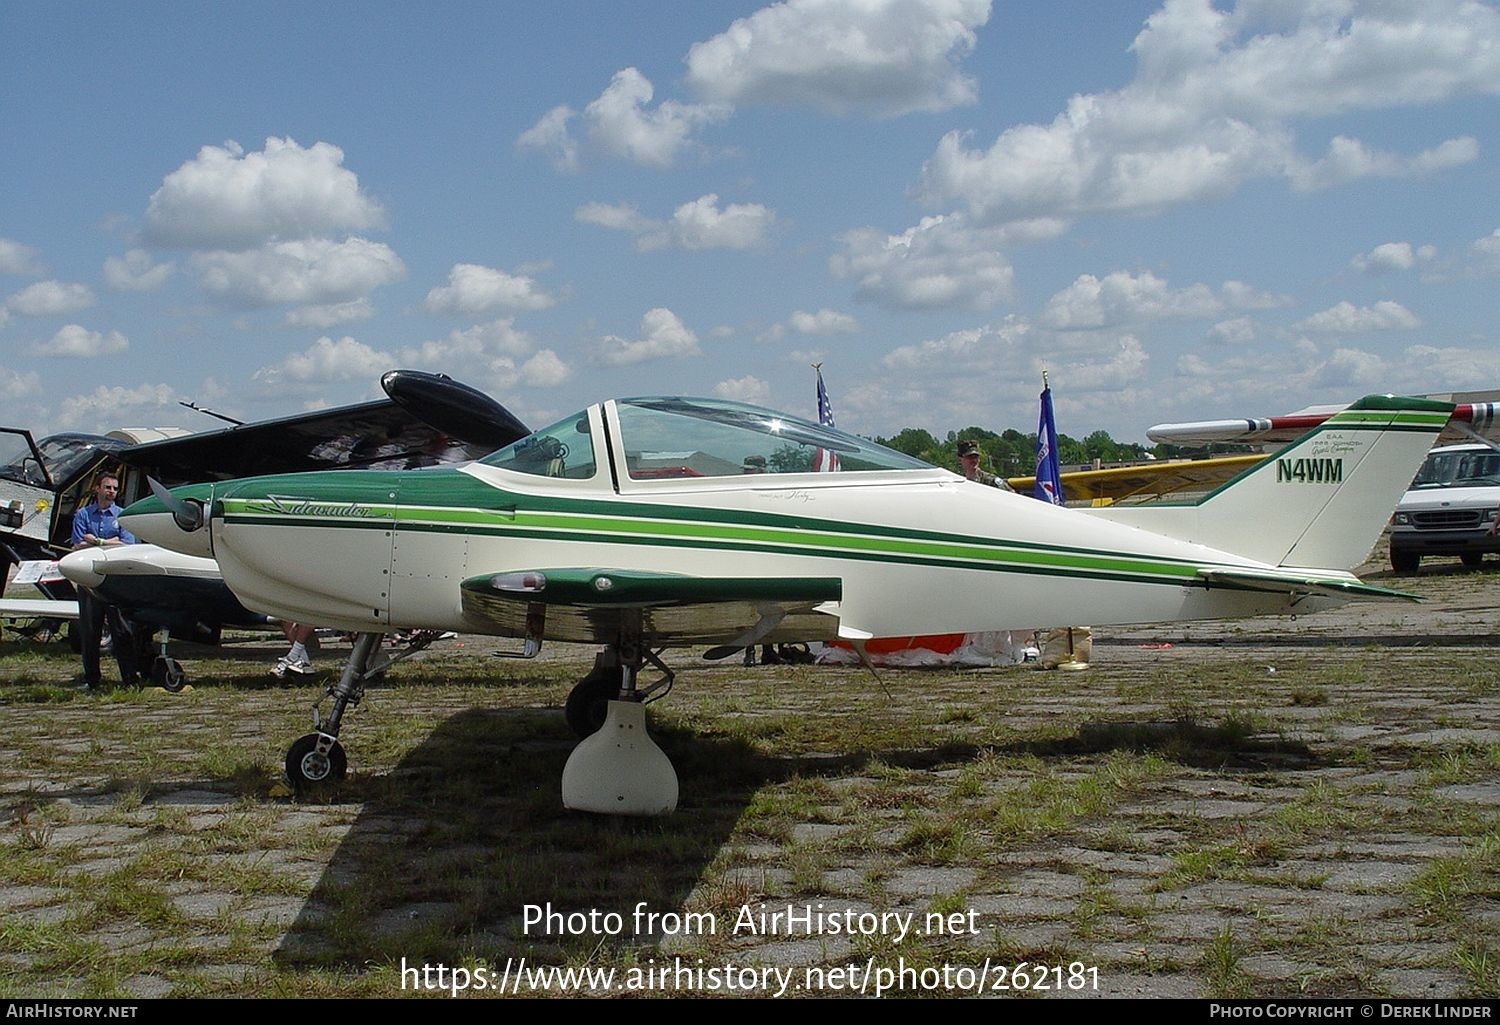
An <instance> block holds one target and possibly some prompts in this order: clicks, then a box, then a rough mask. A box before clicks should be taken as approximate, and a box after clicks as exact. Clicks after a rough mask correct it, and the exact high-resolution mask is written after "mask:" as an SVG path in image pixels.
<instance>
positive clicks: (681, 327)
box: [600, 306, 703, 366]
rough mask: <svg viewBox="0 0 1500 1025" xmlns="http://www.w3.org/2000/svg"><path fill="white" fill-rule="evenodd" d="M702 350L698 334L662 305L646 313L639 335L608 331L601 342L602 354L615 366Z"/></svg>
mask: <svg viewBox="0 0 1500 1025" xmlns="http://www.w3.org/2000/svg"><path fill="white" fill-rule="evenodd" d="M702 354H703V352H702V350H701V349H699V348H698V336H697V335H695V334H694V333H693V332H692V330H691V329H689V328H688V327H687V325H685V324H683V322H682V321H681V319H679V318H678V316H677V314H675V313H673V312H672V311H671V310H669V309H666V308H665V307H661V306H658V307H656V308H655V309H651V310H647V311H646V312H645V314H644V315H642V317H641V327H640V337H639V338H635V339H625V338H620V337H618V336H617V335H606V336H605V337H604V339H603V342H602V345H601V346H600V358H601V359H602V360H603V361H604V362H605V363H607V364H610V365H611V366H621V365H624V364H627V363H644V362H645V361H647V360H654V359H666V358H669V357H673V356H701V355H702Z"/></svg>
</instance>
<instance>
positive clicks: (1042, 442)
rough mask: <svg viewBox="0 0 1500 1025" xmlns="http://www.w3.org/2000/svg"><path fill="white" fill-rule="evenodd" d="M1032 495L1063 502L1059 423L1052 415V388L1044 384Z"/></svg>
mask: <svg viewBox="0 0 1500 1025" xmlns="http://www.w3.org/2000/svg"><path fill="white" fill-rule="evenodd" d="M1031 494H1032V497H1034V498H1040V499H1041V500H1042V501H1043V502H1051V503H1052V504H1053V505H1062V504H1063V490H1062V473H1061V472H1060V469H1059V467H1058V465H1057V423H1056V421H1055V420H1054V419H1053V416H1052V389H1051V388H1048V387H1047V386H1046V384H1045V383H1044V384H1043V385H1042V416H1041V420H1040V421H1039V422H1038V423H1037V428H1036V486H1035V487H1034V488H1032V491H1031Z"/></svg>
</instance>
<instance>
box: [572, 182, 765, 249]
mask: <svg viewBox="0 0 1500 1025" xmlns="http://www.w3.org/2000/svg"><path fill="white" fill-rule="evenodd" d="M573 216H574V218H575V219H576V220H579V221H582V222H584V223H586V224H596V225H598V226H599V227H601V228H610V229H612V230H615V231H625V232H629V233H630V234H632V235H634V236H635V237H636V239H635V247H636V248H637V249H639V250H641V251H642V252H647V251H650V250H653V249H669V248H670V249H754V248H757V247H759V246H762V245H764V244H765V241H766V233H767V231H768V230H769V229H770V227H771V225H772V224H773V223H775V220H776V215H775V214H774V213H772V212H771V211H770V210H769V209H767V208H766V207H764V206H761V205H760V204H759V203H731V204H729V205H728V206H726V207H723V208H720V206H719V197H718V196H717V195H716V194H714V193H709V194H708V195H706V196H699V197H698V198H697V199H695V200H693V201H692V202H690V203H684V204H682V205H681V206H679V207H678V208H677V209H676V210H675V211H673V213H672V217H671V219H670V220H666V221H657V220H652V219H651V218H649V217H645V216H642V215H641V213H640V212H639V211H638V210H637V209H636V208H635V207H634V206H632V205H629V204H619V205H614V206H612V205H609V204H606V203H586V204H584V205H583V206H581V207H579V208H578V209H577V210H576V211H574V214H573Z"/></svg>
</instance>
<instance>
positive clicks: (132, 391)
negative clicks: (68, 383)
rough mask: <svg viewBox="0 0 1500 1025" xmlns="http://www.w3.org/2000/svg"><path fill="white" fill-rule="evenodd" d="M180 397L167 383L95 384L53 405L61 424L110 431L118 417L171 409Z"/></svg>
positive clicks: (117, 423)
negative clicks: (93, 386)
mask: <svg viewBox="0 0 1500 1025" xmlns="http://www.w3.org/2000/svg"><path fill="white" fill-rule="evenodd" d="M180 398H182V396H181V395H180V394H179V393H178V392H177V391H176V390H174V389H173V388H172V387H171V386H170V385H166V384H140V385H136V386H135V387H134V388H127V387H125V386H124V385H103V384H101V385H99V386H98V387H97V388H95V389H94V390H93V391H91V392H88V393H87V394H84V395H72V396H68V397H66V398H64V399H63V400H62V401H61V402H60V403H58V405H57V418H58V421H59V423H60V424H61V425H62V426H64V427H70V428H73V429H78V430H88V431H101V432H102V431H106V430H114V429H115V428H117V427H119V426H120V423H121V421H122V420H126V419H130V418H133V417H136V416H143V417H144V416H149V415H150V414H149V411H150V410H160V409H163V408H165V409H168V410H175V409H176V407H177V402H178V400H179V399H180Z"/></svg>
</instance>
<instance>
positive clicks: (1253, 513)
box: [1100, 395, 1453, 570]
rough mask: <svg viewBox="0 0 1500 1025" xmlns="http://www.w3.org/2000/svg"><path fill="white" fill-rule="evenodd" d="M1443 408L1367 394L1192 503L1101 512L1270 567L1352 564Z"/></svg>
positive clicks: (1408, 475) (1413, 468) (1439, 425)
mask: <svg viewBox="0 0 1500 1025" xmlns="http://www.w3.org/2000/svg"><path fill="white" fill-rule="evenodd" d="M1452 411H1453V405H1452V404H1451V403H1447V402H1435V401H1433V400H1431V399H1415V398H1404V397H1401V396H1392V395H1371V396H1367V397H1366V398H1363V399H1361V400H1359V401H1358V402H1356V403H1354V404H1353V405H1352V406H1350V407H1349V408H1348V409H1345V410H1343V411H1342V412H1339V413H1335V414H1334V415H1333V416H1331V417H1329V418H1328V419H1327V420H1326V421H1325V422H1324V423H1323V424H1321V425H1320V426H1318V427H1316V428H1314V429H1313V430H1311V431H1309V432H1308V433H1307V434H1305V435H1303V436H1302V437H1301V438H1299V439H1298V440H1297V441H1295V442H1293V443H1292V444H1291V445H1288V446H1287V447H1286V448H1285V449H1283V450H1282V451H1280V452H1278V453H1276V454H1275V455H1273V456H1271V457H1270V458H1268V459H1266V460H1265V461H1264V462H1261V463H1258V464H1256V465H1255V466H1254V467H1252V468H1250V469H1249V470H1247V471H1245V472H1244V473H1242V474H1240V475H1239V476H1238V477H1236V478H1235V479H1234V480H1231V481H1229V482H1228V483H1227V484H1225V485H1224V486H1223V487H1221V488H1219V489H1218V490H1217V491H1214V492H1213V493H1212V494H1210V495H1208V496H1207V497H1206V498H1204V499H1203V500H1201V501H1200V502H1198V503H1196V504H1195V505H1190V506H1169V507H1162V508H1157V509H1153V508H1152V507H1149V506H1137V507H1135V508H1131V509H1126V508H1119V509H1116V510H1113V511H1111V514H1110V515H1108V518H1109V519H1113V520H1119V521H1121V522H1127V523H1131V524H1132V525H1134V526H1138V527H1143V528H1146V529H1149V530H1154V531H1157V532H1159V533H1164V534H1168V535H1170V536H1172V537H1176V538H1180V539H1181V540H1185V541H1193V542H1196V543H1198V544H1204V545H1208V546H1210V547H1213V548H1218V549H1220V550H1221V551H1227V552H1233V553H1234V554H1236V555H1241V556H1244V557H1246V558H1250V559H1254V560H1255V561H1257V562H1263V563H1267V564H1269V565H1272V566H1286V567H1296V568H1306V569H1340V570H1346V569H1352V568H1354V567H1355V566H1357V565H1359V563H1360V562H1362V561H1363V560H1364V558H1365V556H1367V555H1368V554H1369V552H1370V548H1371V547H1372V546H1373V545H1374V544H1375V541H1376V539H1377V538H1379V536H1380V532H1381V530H1382V529H1384V527H1385V524H1386V521H1387V520H1388V519H1389V518H1390V515H1391V511H1392V510H1393V509H1395V508H1396V503H1397V502H1398V501H1399V500H1400V498H1401V495H1402V494H1403V493H1404V492H1405V491H1406V488H1407V487H1408V485H1410V483H1411V479H1412V477H1413V476H1415V475H1416V472H1417V469H1418V468H1419V467H1420V466H1421V465H1422V460H1423V459H1424V458H1425V457H1426V455H1427V452H1428V450H1429V449H1431V448H1432V444H1433V442H1434V441H1435V440H1436V438H1437V435H1438V432H1440V431H1441V430H1442V429H1443V427H1444V426H1445V425H1446V424H1447V423H1448V418H1449V415H1450V414H1451V413H1452ZM1100 512H1105V510H1100Z"/></svg>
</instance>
